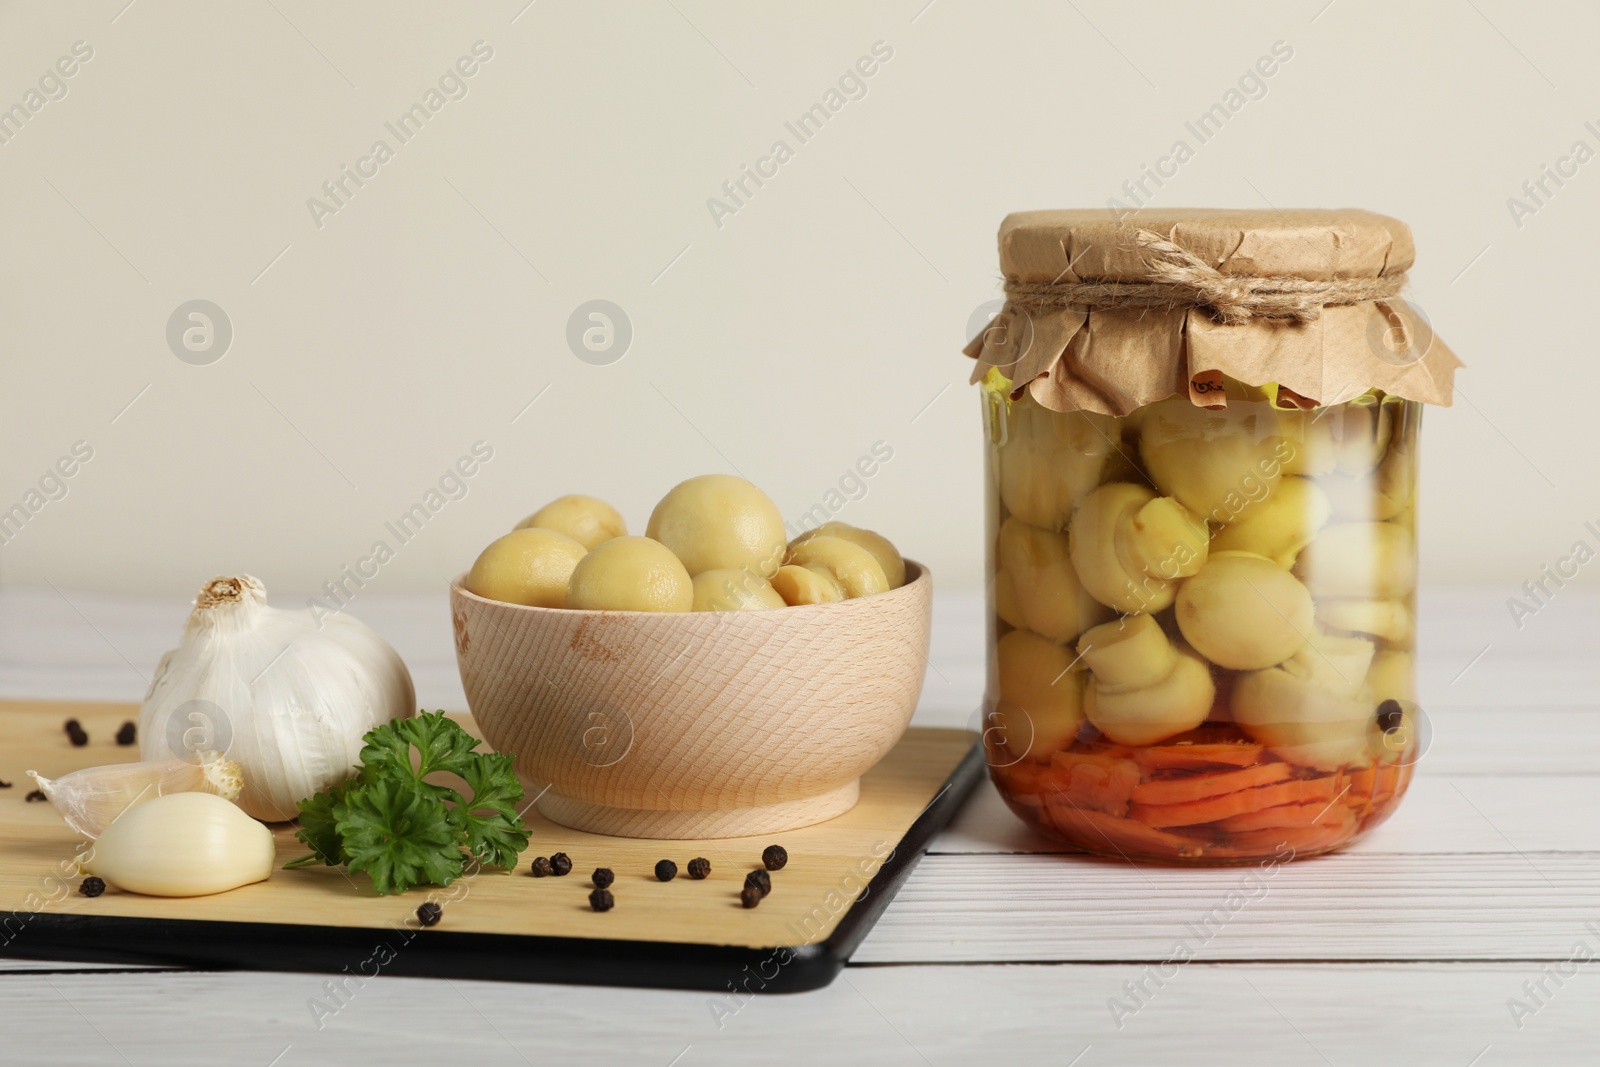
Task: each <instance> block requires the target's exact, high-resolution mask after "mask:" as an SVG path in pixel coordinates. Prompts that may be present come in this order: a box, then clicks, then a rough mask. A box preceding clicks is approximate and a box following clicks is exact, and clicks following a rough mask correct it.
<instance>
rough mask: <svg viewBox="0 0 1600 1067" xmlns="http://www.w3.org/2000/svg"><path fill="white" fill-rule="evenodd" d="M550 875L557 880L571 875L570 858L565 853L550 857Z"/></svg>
mask: <svg viewBox="0 0 1600 1067" xmlns="http://www.w3.org/2000/svg"><path fill="white" fill-rule="evenodd" d="M550 873H551V874H553V875H555V876H556V877H557V878H565V877H566V876H567V875H569V874H571V873H572V857H571V856H568V855H567V854H566V853H565V852H557V853H556V854H555V855H554V856H551V857H550Z"/></svg>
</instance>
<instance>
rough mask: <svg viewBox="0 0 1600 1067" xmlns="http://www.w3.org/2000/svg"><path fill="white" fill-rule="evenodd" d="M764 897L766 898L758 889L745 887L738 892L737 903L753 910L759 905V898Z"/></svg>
mask: <svg viewBox="0 0 1600 1067" xmlns="http://www.w3.org/2000/svg"><path fill="white" fill-rule="evenodd" d="M764 896H766V894H765V893H763V892H762V891H761V889H760V888H759V887H757V886H753V885H747V886H745V887H744V888H743V889H741V890H739V903H741V904H743V905H744V906H745V907H747V908H753V907H755V906H756V905H757V904H759V903H761V898H762V897H764Z"/></svg>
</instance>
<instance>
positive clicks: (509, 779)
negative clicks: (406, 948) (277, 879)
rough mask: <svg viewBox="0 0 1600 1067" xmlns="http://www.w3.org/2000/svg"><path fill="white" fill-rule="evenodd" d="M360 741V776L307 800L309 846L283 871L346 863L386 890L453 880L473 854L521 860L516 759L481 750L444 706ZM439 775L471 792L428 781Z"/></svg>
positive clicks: (304, 817) (506, 862)
mask: <svg viewBox="0 0 1600 1067" xmlns="http://www.w3.org/2000/svg"><path fill="white" fill-rule="evenodd" d="M362 741H363V746H362V749H361V773H360V774H359V775H357V776H356V777H354V778H352V779H350V780H349V781H347V782H343V783H341V784H339V785H336V786H334V787H332V788H331V789H329V790H327V791H326V792H323V793H318V794H317V795H316V796H314V797H311V798H309V799H307V800H302V801H301V802H300V829H299V830H297V831H296V832H295V836H296V837H298V838H299V839H300V840H301V841H303V842H305V843H306V845H308V846H309V847H310V848H311V852H310V853H309V854H307V855H305V856H302V857H300V858H299V859H296V860H291V861H290V862H288V863H286V864H284V866H285V867H305V866H309V865H310V864H313V863H316V862H317V861H318V860H321V861H322V862H324V863H326V864H327V865H328V866H330V867H331V866H334V865H336V864H340V863H342V864H344V865H345V867H347V868H348V869H349V870H350V871H351V872H352V873H355V872H357V871H365V872H366V874H367V876H368V877H370V878H371V879H372V888H373V889H375V890H377V891H378V892H379V893H384V894H387V893H403V892H404V891H406V890H407V889H410V888H412V887H414V886H419V885H440V886H444V885H449V884H450V883H451V882H453V881H455V880H456V879H457V878H459V877H461V875H462V872H463V871H464V870H465V866H466V863H467V860H468V857H471V858H472V859H475V860H476V861H477V862H478V863H480V864H483V865H485V866H491V867H503V868H507V869H509V868H511V867H514V866H516V863H517V856H518V855H520V854H521V852H522V851H523V849H525V848H527V847H528V828H527V827H526V826H525V825H524V824H523V822H522V819H521V817H520V816H518V814H517V803H518V802H519V801H520V800H521V799H522V785H521V783H519V782H518V781H517V775H516V772H515V771H513V770H512V767H511V757H510V756H507V755H504V754H501V753H489V752H476V751H474V750H475V749H476V748H477V747H478V740H477V738H475V737H473V736H472V735H471V734H469V733H467V732H466V731H465V730H463V729H462V728H461V727H460V726H459V725H457V724H456V723H455V722H454V721H452V720H451V719H449V718H448V717H446V715H445V713H444V712H442V711H436V712H423V713H422V714H420V715H418V716H417V717H415V718H411V719H395V720H394V721H392V722H387V723H384V724H383V725H382V726H376V727H373V728H372V729H371V730H369V731H368V732H367V735H366V736H365V737H364V738H362ZM413 749H415V750H416V753H417V756H418V759H417V765H416V766H415V767H413V766H412V758H411V753H412V750H413ZM439 772H445V773H449V774H454V775H456V776H457V777H458V778H460V779H461V780H462V781H464V782H465V783H466V785H467V788H468V789H469V790H471V792H472V795H471V798H470V799H469V798H466V797H463V796H462V795H461V794H460V792H458V791H457V790H455V789H452V788H450V787H449V786H446V785H438V784H436V783H433V782H429V781H426V780H425V779H426V778H427V777H428V776H429V775H431V774H435V773H439Z"/></svg>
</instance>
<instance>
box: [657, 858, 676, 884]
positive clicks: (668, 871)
mask: <svg viewBox="0 0 1600 1067" xmlns="http://www.w3.org/2000/svg"><path fill="white" fill-rule="evenodd" d="M676 877H678V865H677V864H676V863H673V862H672V861H671V860H661V861H659V862H658V863H657V864H656V878H658V879H659V880H661V881H663V882H670V881H672V880H673V879H674V878H676Z"/></svg>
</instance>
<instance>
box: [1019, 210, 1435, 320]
mask: <svg viewBox="0 0 1600 1067" xmlns="http://www.w3.org/2000/svg"><path fill="white" fill-rule="evenodd" d="M1134 239H1135V240H1136V241H1137V242H1138V244H1139V248H1140V250H1141V251H1143V252H1145V253H1146V255H1145V257H1144V262H1145V266H1146V267H1147V268H1148V269H1149V272H1150V278H1149V280H1148V281H1137V282H1121V281H1093V280H1090V281H1071V282H1067V281H1053V282H1023V281H1007V282H1006V286H1005V289H1006V296H1007V297H1008V298H1010V299H1011V300H1012V301H1013V302H1014V303H1016V304H1019V305H1022V306H1025V307H1033V308H1067V307H1073V308H1087V309H1089V310H1092V311H1093V310H1101V309H1109V308H1165V309H1169V310H1170V309H1175V308H1183V307H1199V308H1205V309H1206V310H1207V311H1209V312H1210V313H1211V314H1212V316H1213V317H1214V318H1215V319H1216V320H1217V321H1218V322H1221V323H1225V324H1228V325H1238V324H1240V323H1244V322H1249V321H1250V320H1251V319H1252V318H1257V317H1259V318H1267V319H1293V320H1294V321H1296V322H1301V323H1305V322H1314V321H1315V320H1316V319H1317V318H1318V317H1320V316H1321V314H1322V309H1323V308H1325V307H1334V306H1343V305H1348V304H1360V303H1363V302H1365V301H1368V300H1383V299H1386V298H1389V297H1393V296H1398V295H1399V293H1400V290H1401V289H1402V288H1403V287H1404V286H1405V283H1406V275H1405V273H1404V272H1400V273H1397V274H1388V275H1384V276H1382V277H1378V278H1330V279H1328V280H1325V281H1311V280H1308V279H1306V278H1297V277H1294V276H1293V275H1287V274H1267V275H1259V274H1224V273H1222V272H1221V271H1219V270H1217V268H1216V267H1214V266H1212V265H1211V264H1209V263H1207V262H1206V261H1205V260H1203V259H1201V258H1200V257H1199V256H1197V255H1195V254H1194V253H1193V252H1191V251H1189V250H1188V249H1187V248H1184V247H1183V246H1181V245H1178V244H1175V243H1174V242H1173V241H1172V240H1171V239H1169V238H1166V237H1162V236H1161V235H1160V234H1158V233H1156V232H1154V231H1152V230H1143V229H1141V230H1137V231H1135V233H1134Z"/></svg>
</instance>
